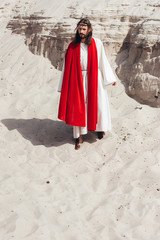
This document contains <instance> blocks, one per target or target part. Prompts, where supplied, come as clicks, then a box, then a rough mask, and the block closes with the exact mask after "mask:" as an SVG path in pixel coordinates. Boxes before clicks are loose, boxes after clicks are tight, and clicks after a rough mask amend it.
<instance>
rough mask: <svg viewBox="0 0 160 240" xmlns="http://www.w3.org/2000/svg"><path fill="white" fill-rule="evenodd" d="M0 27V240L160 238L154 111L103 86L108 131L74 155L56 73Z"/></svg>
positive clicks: (159, 112)
mask: <svg viewBox="0 0 160 240" xmlns="http://www.w3.org/2000/svg"><path fill="white" fill-rule="evenodd" d="M1 26H2V23H1ZM3 26H4V25H3ZM4 29H5V26H4V28H2V30H3V31H2V34H1V39H0V49H1V50H0V55H1V59H0V99H1V101H0V121H1V122H0V240H10V239H15V240H22V239H26V240H44V239H45V240H82V239H83V240H121V239H126V240H151V239H152V240H159V239H160V148H159V146H160V109H159V108H153V107H150V106H147V105H145V104H139V103H138V102H137V101H136V100H134V99H132V98H130V97H129V96H128V95H127V94H126V93H125V89H124V86H123V84H122V83H121V81H119V80H118V82H117V85H116V86H115V87H113V86H108V87H106V91H107V93H108V96H109V102H110V107H111V116H112V131H111V132H106V135H105V137H104V138H103V139H101V140H99V139H97V136H96V135H95V133H93V132H90V133H88V134H87V135H86V136H85V137H84V143H83V145H82V146H81V148H80V150H78V151H75V150H74V141H73V138H72V126H68V125H65V123H64V122H62V121H59V120H58V119H57V112H58V102H59V96H60V95H59V93H58V92H57V87H58V82H59V78H60V74H61V72H60V71H59V70H57V69H55V68H54V66H53V65H52V64H51V62H50V61H49V59H48V58H44V57H43V56H38V55H34V54H32V53H31V52H30V51H29V50H28V46H26V44H25V38H24V36H21V35H14V34H12V33H11V31H10V30H8V29H5V30H4Z"/></svg>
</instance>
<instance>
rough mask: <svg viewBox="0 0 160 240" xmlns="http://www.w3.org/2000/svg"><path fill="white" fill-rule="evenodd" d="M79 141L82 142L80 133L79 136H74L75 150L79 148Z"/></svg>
mask: <svg viewBox="0 0 160 240" xmlns="http://www.w3.org/2000/svg"><path fill="white" fill-rule="evenodd" d="M81 143H83V138H82V135H80V136H79V138H76V140H75V150H78V149H80V144H81Z"/></svg>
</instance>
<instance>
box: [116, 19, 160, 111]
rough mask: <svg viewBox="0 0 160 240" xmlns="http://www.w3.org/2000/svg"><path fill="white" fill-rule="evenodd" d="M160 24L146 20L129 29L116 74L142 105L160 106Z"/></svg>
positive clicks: (129, 92)
mask: <svg viewBox="0 0 160 240" xmlns="http://www.w3.org/2000/svg"><path fill="white" fill-rule="evenodd" d="M159 32H160V21H144V22H141V23H138V24H137V26H134V27H133V28H131V29H130V31H129V33H128V36H127V38H126V39H127V40H126V41H125V42H124V44H123V46H122V49H121V51H120V53H119V54H120V55H121V56H123V55H124V56H125V57H124V59H123V61H122V62H121V63H120V64H119V67H118V68H117V70H116V72H117V75H118V77H119V78H120V79H122V80H123V82H124V83H125V86H126V92H127V93H128V94H129V95H130V96H132V97H134V98H135V99H136V100H138V101H139V102H141V103H146V104H149V105H150V106H154V107H160V36H159V34H157V33H159Z"/></svg>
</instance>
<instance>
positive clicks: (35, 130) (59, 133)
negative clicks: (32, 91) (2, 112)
mask: <svg viewBox="0 0 160 240" xmlns="http://www.w3.org/2000/svg"><path fill="white" fill-rule="evenodd" d="M1 122H2V123H3V124H4V125H5V126H6V127H7V128H8V130H9V131H12V130H15V129H16V130H17V131H18V132H19V133H20V134H21V135H22V136H23V137H24V138H25V139H27V140H29V141H30V142H31V143H32V144H33V145H44V146H45V147H52V146H60V145H63V144H67V143H69V144H73V145H74V139H73V130H72V126H70V125H66V124H65V123H64V122H62V121H55V120H51V119H37V118H33V119H3V120H1ZM96 138H97V136H96V134H95V133H94V132H89V133H88V134H87V135H85V136H84V141H87V142H88V143H92V142H95V141H97V140H96Z"/></svg>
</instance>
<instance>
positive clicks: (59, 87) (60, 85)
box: [57, 58, 65, 92]
mask: <svg viewBox="0 0 160 240" xmlns="http://www.w3.org/2000/svg"><path fill="white" fill-rule="evenodd" d="M64 66H65V58H64V61H63V66H62V72H61V77H60V81H59V85H58V89H57V91H58V92H61V89H62V82H63V75H64Z"/></svg>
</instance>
